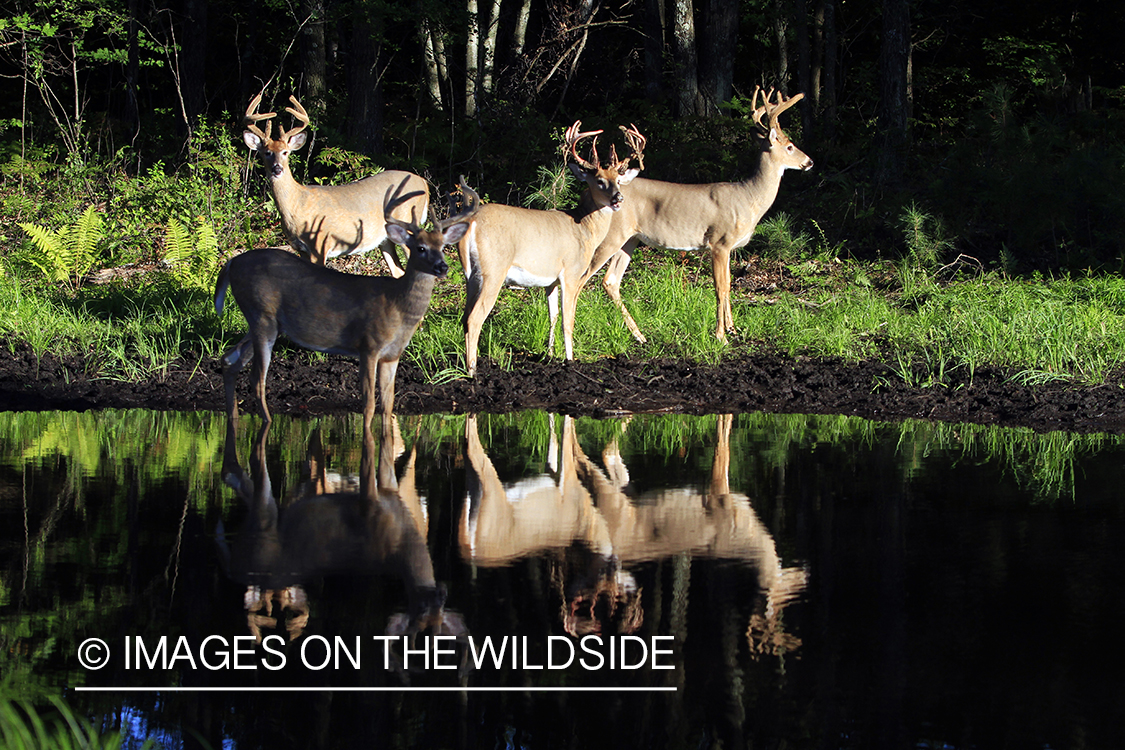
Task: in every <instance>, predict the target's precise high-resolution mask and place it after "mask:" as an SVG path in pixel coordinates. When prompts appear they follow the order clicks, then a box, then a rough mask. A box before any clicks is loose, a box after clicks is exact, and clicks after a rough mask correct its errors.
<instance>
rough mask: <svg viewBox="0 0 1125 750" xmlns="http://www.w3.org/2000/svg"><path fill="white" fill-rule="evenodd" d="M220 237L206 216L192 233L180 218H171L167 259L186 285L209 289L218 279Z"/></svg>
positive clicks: (177, 276) (165, 257) (176, 275)
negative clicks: (217, 262)
mask: <svg viewBox="0 0 1125 750" xmlns="http://www.w3.org/2000/svg"><path fill="white" fill-rule="evenodd" d="M218 254H219V238H218V237H217V236H216V234H215V229H214V228H213V227H212V226H211V223H210V222H208V221H207V220H206V219H202V218H201V219H200V220H199V226H198V227H197V228H196V230H195V232H191V231H189V230H188V228H187V227H185V226H184V225H183V223H182V222H180V221H179V220H178V219H175V218H171V219H169V220H168V229H167V232H165V235H164V261H165V262H166V263H168V265H169V266H170V267H171V269H172V274H173V275H174V276H175V277H176V278H177V279H178V280H179V281H180V283H182V284H183V285H184V286H189V287H197V288H200V289H209V288H210V287H211V285H212V284H213V283H214V281H215V273H216V270H217V268H216V259H217V258H218Z"/></svg>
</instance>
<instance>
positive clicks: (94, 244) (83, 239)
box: [19, 205, 105, 286]
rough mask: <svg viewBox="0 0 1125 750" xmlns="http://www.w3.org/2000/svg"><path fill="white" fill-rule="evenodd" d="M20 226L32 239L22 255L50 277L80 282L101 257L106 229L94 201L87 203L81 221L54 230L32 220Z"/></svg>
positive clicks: (73, 283)
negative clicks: (28, 247)
mask: <svg viewBox="0 0 1125 750" xmlns="http://www.w3.org/2000/svg"><path fill="white" fill-rule="evenodd" d="M19 227H20V229H22V230H24V231H25V232H27V234H28V237H29V238H30V239H31V248H30V249H29V250H28V251H27V252H24V253H23V254H22V255H21V258H22V259H23V260H25V261H27V262H28V263H30V264H31V265H33V266H35V267H36V268H38V269H39V271H40V272H41V273H42V274H43V275H44V276H45V277H46V278H47V279H48V280H50V281H53V282H56V283H64V284H69V285H71V286H77V284H78V282H79V280H80V279H81V278H82V276H84V275H85V274H86V273H88V272H89V271H90V269H91V268H93V267H94V266H95V265H96V264H97V263H98V262H99V260H100V259H101V249H102V246H103V240H104V239H105V232H104V229H103V225H102V217H101V214H100V213H99V211H98V209H97V207H96V206H94V205H90V206H88V207H87V208H86V210H85V211H84V212H83V213H82V216H81V217H79V219H78V221H76V222H74V223H73V224H71V225H70V226H64V227H61V228H59V229H57V230H54V231H52V230H50V229H47V228H45V227H41V226H39V225H38V224H34V223H31V222H22V223H20V224H19Z"/></svg>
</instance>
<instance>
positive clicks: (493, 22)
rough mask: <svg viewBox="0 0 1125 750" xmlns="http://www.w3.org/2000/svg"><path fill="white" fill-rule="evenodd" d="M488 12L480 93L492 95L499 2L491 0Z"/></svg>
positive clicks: (498, 23) (498, 25)
mask: <svg viewBox="0 0 1125 750" xmlns="http://www.w3.org/2000/svg"><path fill="white" fill-rule="evenodd" d="M490 6H491V7H490V8H489V12H488V33H487V34H485V35H484V57H483V58H482V60H481V67H482V68H484V70H483V71H482V75H481V87H480V88H481V93H483V94H490V93H492V71H493V69H494V67H495V66H496V34H497V32H498V31H499V30H500V0H492V2H491V3H490Z"/></svg>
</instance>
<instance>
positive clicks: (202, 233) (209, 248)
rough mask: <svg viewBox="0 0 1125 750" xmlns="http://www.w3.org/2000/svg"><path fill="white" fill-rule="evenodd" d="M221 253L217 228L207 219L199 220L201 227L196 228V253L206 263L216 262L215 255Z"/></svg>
mask: <svg viewBox="0 0 1125 750" xmlns="http://www.w3.org/2000/svg"><path fill="white" fill-rule="evenodd" d="M218 253H219V237H218V235H216V234H215V228H214V227H213V226H211V222H209V221H207V220H206V219H200V220H199V228H198V229H196V230H195V255H196V258H198V259H199V260H200V261H202V262H204V263H206V264H212V265H213V264H214V260H215V256H216V255H218Z"/></svg>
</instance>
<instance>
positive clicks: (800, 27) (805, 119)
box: [793, 0, 813, 133]
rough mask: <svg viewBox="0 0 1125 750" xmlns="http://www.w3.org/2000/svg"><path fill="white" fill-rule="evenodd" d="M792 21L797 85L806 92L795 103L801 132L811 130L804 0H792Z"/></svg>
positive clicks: (807, 29)
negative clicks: (799, 116)
mask: <svg viewBox="0 0 1125 750" xmlns="http://www.w3.org/2000/svg"><path fill="white" fill-rule="evenodd" d="M793 23H794V24H796V31H797V87H798V89H800V90H801V91H803V92H806V94H805V98H804V99H802V100H801V101H800V102H798V103H797V109H798V111H799V112H800V113H801V132H802V133H808V132H810V131H811V130H812V126H813V122H812V117H813V115H812V97H810V96H809V95H808V93H807V92H809V91H811V90H812V59H811V58H812V54H811V49H810V47H809V12H808V3H807V2H806V0H793Z"/></svg>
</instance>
